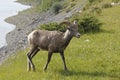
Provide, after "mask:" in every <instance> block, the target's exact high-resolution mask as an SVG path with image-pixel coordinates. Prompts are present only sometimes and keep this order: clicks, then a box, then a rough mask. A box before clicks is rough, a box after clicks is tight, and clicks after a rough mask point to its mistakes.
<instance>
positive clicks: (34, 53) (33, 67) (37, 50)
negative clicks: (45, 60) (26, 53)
mask: <svg viewBox="0 0 120 80" xmlns="http://www.w3.org/2000/svg"><path fill="white" fill-rule="evenodd" d="M39 51H40V49H38V48H37V49H36V50H35V51H34V52H33V53H32V54H31V60H32V58H33V57H34V56H35V55H36V54H37V52H39ZM31 67H32V69H33V71H35V65H34V64H33V62H32V65H31Z"/></svg>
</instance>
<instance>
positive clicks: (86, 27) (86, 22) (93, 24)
mask: <svg viewBox="0 0 120 80" xmlns="http://www.w3.org/2000/svg"><path fill="white" fill-rule="evenodd" d="M101 25H102V23H100V22H99V20H98V19H97V18H96V17H94V16H92V15H84V17H83V18H82V19H81V20H80V21H79V26H80V27H82V28H83V32H85V33H86V32H96V31H99V30H100V26H101Z"/></svg>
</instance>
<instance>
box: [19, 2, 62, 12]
mask: <svg viewBox="0 0 120 80" xmlns="http://www.w3.org/2000/svg"><path fill="white" fill-rule="evenodd" d="M18 1H19V2H22V3H26V4H29V5H32V6H33V8H32V9H31V10H30V11H31V12H36V11H37V12H42V11H47V10H49V9H50V8H51V7H52V5H53V4H54V3H56V2H60V1H62V0H18Z"/></svg>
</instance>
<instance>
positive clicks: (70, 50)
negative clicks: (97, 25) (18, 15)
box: [0, 6, 120, 80]
mask: <svg viewBox="0 0 120 80" xmlns="http://www.w3.org/2000/svg"><path fill="white" fill-rule="evenodd" d="M119 9H120V6H115V7H112V8H108V9H104V10H103V11H102V14H101V15H100V16H98V18H99V19H100V20H101V21H102V22H103V23H104V25H103V26H102V27H101V32H98V33H95V34H89V33H88V34H84V35H82V36H81V38H80V39H76V38H73V39H72V41H71V43H70V45H69V46H68V47H67V49H66V50H65V57H66V63H67V67H68V69H69V71H68V72H66V71H64V70H63V64H62V60H61V57H60V55H59V54H54V55H53V57H52V60H51V62H50V64H49V66H48V70H47V71H46V72H44V71H43V67H44V65H45V63H46V60H47V52H46V51H41V52H39V53H38V54H37V55H36V56H35V57H34V59H33V62H34V63H35V65H36V72H32V71H31V72H27V70H26V66H27V64H26V53H27V52H28V50H24V51H20V52H17V54H14V55H12V56H11V57H9V59H7V60H6V61H5V62H4V63H3V64H2V65H1V66H0V80H120V15H119V14H120V10H119Z"/></svg>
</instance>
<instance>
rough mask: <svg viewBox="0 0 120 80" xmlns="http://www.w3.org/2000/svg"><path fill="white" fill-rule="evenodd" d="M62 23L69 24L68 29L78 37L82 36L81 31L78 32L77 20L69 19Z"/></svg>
mask: <svg viewBox="0 0 120 80" xmlns="http://www.w3.org/2000/svg"><path fill="white" fill-rule="evenodd" d="M61 24H67V25H68V27H67V29H68V30H69V31H70V33H71V34H72V35H73V36H75V37H77V38H80V33H79V32H78V22H77V21H76V20H75V21H74V22H73V23H71V22H69V21H64V22H61V23H60V25H61Z"/></svg>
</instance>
